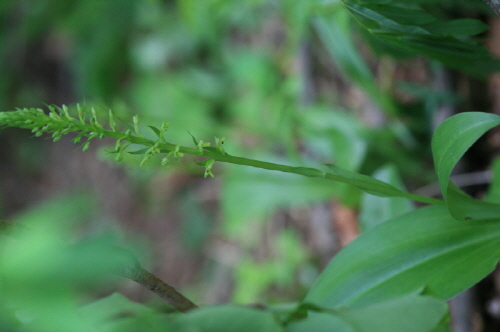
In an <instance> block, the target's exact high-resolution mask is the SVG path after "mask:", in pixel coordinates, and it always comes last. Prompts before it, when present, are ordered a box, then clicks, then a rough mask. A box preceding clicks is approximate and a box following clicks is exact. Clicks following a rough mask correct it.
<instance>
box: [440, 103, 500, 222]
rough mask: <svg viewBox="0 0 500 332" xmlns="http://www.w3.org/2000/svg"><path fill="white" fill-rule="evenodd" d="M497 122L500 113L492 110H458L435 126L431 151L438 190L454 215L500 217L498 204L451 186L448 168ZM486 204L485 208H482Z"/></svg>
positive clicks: (499, 119)
mask: <svg viewBox="0 0 500 332" xmlns="http://www.w3.org/2000/svg"><path fill="white" fill-rule="evenodd" d="M499 124H500V116H498V115H495V114H490V113H481V112H467V113H460V114H457V115H455V116H452V117H450V118H448V119H446V120H445V121H444V122H443V123H442V124H441V125H440V126H439V127H438V128H437V129H436V132H435V133H434V136H433V137H432V154H433V157H434V164H435V167H436V172H437V175H438V179H439V186H440V188H441V193H442V194H443V197H444V198H445V200H446V202H447V205H448V208H449V209H450V213H451V214H452V215H453V216H455V217H456V218H457V219H464V218H468V219H488V218H494V217H496V216H498V217H500V206H498V205H494V204H491V203H486V202H479V201H477V200H474V199H472V198H471V197H468V196H466V195H465V194H461V193H460V192H459V191H457V190H456V188H454V187H453V186H450V175H451V172H452V170H453V168H454V167H455V165H456V164H457V162H458V161H459V160H460V158H462V156H463V155H464V154H465V152H466V151H467V150H468V149H469V148H470V147H471V146H472V144H474V142H475V141H477V140H478V139H479V137H481V136H482V135H483V134H484V133H485V132H486V131H488V130H489V129H491V128H493V127H495V126H497V125H499ZM450 193H451V195H450ZM485 207H488V208H487V209H485ZM492 214H493V215H492Z"/></svg>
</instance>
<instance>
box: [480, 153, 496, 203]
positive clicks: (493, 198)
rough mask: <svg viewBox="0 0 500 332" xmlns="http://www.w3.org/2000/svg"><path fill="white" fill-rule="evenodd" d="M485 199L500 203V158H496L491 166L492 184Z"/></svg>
mask: <svg viewBox="0 0 500 332" xmlns="http://www.w3.org/2000/svg"><path fill="white" fill-rule="evenodd" d="M484 200H485V201H487V202H491V203H500V158H497V159H495V161H493V164H492V166H491V184H490V188H489V189H488V193H487V194H486V197H485V198H484Z"/></svg>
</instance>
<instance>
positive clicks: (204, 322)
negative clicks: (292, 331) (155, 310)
mask: <svg viewBox="0 0 500 332" xmlns="http://www.w3.org/2000/svg"><path fill="white" fill-rule="evenodd" d="M175 322H176V323H177V324H179V326H178V328H177V329H176V331H178V332H198V331H199V332H235V331H238V332H247V331H248V332H255V331H259V332H281V331H282V328H281V326H280V324H279V323H278V322H277V321H276V320H275V318H274V316H273V314H272V313H270V312H268V311H263V310H258V309H254V308H249V307H243V306H236V305H220V306H211V307H210V306H209V307H203V308H200V309H196V310H192V311H190V312H188V313H187V314H185V315H182V316H179V317H178V318H177V319H176V321H175Z"/></svg>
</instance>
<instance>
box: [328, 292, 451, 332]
mask: <svg viewBox="0 0 500 332" xmlns="http://www.w3.org/2000/svg"><path fill="white" fill-rule="evenodd" d="M446 313H447V305H446V303H445V302H444V301H442V300H438V299H436V298H434V297H430V296H419V295H409V296H404V297H399V298H396V299H393V300H389V301H385V302H381V303H377V304H375V305H371V306H368V307H363V308H359V309H339V310H338V311H336V314H337V316H339V317H341V318H343V319H344V320H345V321H347V322H349V323H350V324H351V326H353V327H354V330H355V331H356V332H373V331H383V332H401V331H404V332H422V331H432V330H433V329H434V328H436V327H437V326H438V324H439V322H440V321H441V320H442V318H443V317H444V315H445V314H446ZM403 317H404V318H403Z"/></svg>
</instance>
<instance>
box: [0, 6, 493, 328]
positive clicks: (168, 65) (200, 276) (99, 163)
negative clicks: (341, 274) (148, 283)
mask: <svg viewBox="0 0 500 332" xmlns="http://www.w3.org/2000/svg"><path fill="white" fill-rule="evenodd" d="M320 4H321V6H320ZM425 5H426V6H427V7H426V8H427V9H428V10H429V11H432V12H433V13H435V14H436V15H438V16H440V17H443V18H446V19H450V18H466V17H468V18H479V19H481V20H483V21H484V22H485V23H487V24H488V25H490V27H491V29H490V30H489V31H488V32H487V33H483V34H482V35H481V36H480V38H482V40H484V41H485V42H486V44H487V45H489V47H490V50H491V51H492V52H493V53H496V54H500V50H499V49H498V45H500V43H497V42H496V41H497V40H499V38H500V26H499V20H498V19H497V18H493V17H492V13H491V12H490V10H489V9H488V8H487V7H486V6H485V5H484V4H483V2H481V1H479V0H478V1H467V2H466V1H439V2H438V1H426V4H425ZM0 59H1V60H0V74H1V76H0V110H1V111H7V110H13V109H14V108H16V107H20V108H23V107H42V108H43V107H45V105H47V104H56V105H61V104H67V105H70V104H74V103H80V104H82V105H93V106H95V107H96V109H98V110H99V111H107V110H108V109H109V108H111V109H113V110H114V111H115V113H116V114H117V115H118V116H119V117H121V118H123V119H125V120H127V121H130V119H131V117H132V116H133V115H135V114H138V115H139V116H140V119H141V124H144V128H145V129H144V130H143V132H144V133H146V132H147V131H148V129H147V127H146V125H148V124H150V125H157V124H158V123H161V122H162V121H168V122H170V128H169V130H168V132H167V133H166V139H167V140H168V141H169V142H171V143H174V144H181V145H185V146H191V145H192V139H191V136H190V134H189V133H191V134H192V135H194V136H195V137H196V138H198V139H200V138H201V139H203V140H204V141H212V142H213V139H214V136H217V137H225V138H226V140H225V141H226V144H225V149H226V151H227V152H228V153H230V154H232V155H236V156H243V157H247V158H255V159H259V160H265V161H273V162H278V163H283V164H289V165H297V166H299V165H307V166H313V167H320V165H321V164H324V163H335V164H337V165H339V166H341V167H344V168H347V169H350V170H353V171H358V172H361V173H363V174H368V175H372V176H375V177H377V178H380V179H382V180H384V181H388V182H391V183H393V184H395V185H397V186H399V187H404V188H406V189H408V190H410V191H411V192H417V193H420V194H424V195H430V196H437V195H439V189H438V186H437V185H436V184H435V180H436V178H435V174H434V172H433V165H432V159H431V153H430V139H431V135H432V132H433V130H434V129H435V127H436V126H437V125H438V124H439V123H440V122H441V121H442V120H443V119H445V118H446V117H448V116H450V115H452V114H454V113H457V112H462V111H485V112H496V113H497V114H500V108H499V107H500V104H499V102H500V99H499V98H498V88H499V87H498V85H499V78H498V77H496V76H491V77H486V78H485V77H483V78H473V77H471V76H470V75H468V74H467V73H462V72H461V71H459V70H451V69H448V68H447V67H445V66H443V64H441V63H439V62H436V61H432V60H428V59H427V58H425V57H422V56H415V54H410V53H406V52H404V51H401V50H398V49H396V48H394V47H389V46H388V45H383V44H380V43H377V42H376V41H375V40H373V39H370V37H369V36H366V34H365V32H364V31H363V30H362V29H360V26H359V25H358V24H357V23H356V22H355V21H354V20H353V19H352V16H351V15H350V14H349V12H348V11H347V10H345V8H343V7H342V6H339V4H338V3H336V2H334V1H332V2H327V1H325V2H324V3H321V2H320V1H318V8H316V7H315V6H311V5H310V3H309V1H306V0H293V1H273V0H247V1H231V0H218V1H216V0H205V1H198V0H177V1H174V0H171V1H166V0H165V1H160V0H107V1H101V0H99V1H98V0H87V1H56V0H37V1H30V0H3V1H2V2H1V3H0ZM150 134H153V132H150ZM42 138H43V137H42ZM70 139H71V137H63V139H61V141H59V142H57V143H53V142H52V140H50V139H47V140H46V139H33V137H32V134H31V133H29V132H26V131H22V130H16V129H2V130H0V217H1V218H2V219H7V220H12V221H26V222H30V220H33V219H37V218H42V217H43V218H45V219H47V220H51V219H53V220H63V221H65V220H68V222H70V220H78V221H79V222H80V223H79V224H78V227H76V230H75V229H73V230H72V231H71V232H69V233H67V234H65V236H68V237H78V236H86V237H96V236H111V237H113V238H114V239H115V241H117V242H119V243H122V244H123V245H126V246H127V247H130V248H131V250H134V252H135V253H136V255H137V256H138V257H139V258H140V260H141V262H142V264H143V265H144V267H146V268H147V269H149V270H150V271H152V272H153V273H155V274H156V275H157V276H159V277H160V278H162V279H164V280H165V281H167V282H168V283H170V284H172V285H173V286H175V287H176V288H178V289H179V290H181V291H182V292H183V293H184V294H185V295H187V296H188V297H189V298H191V299H192V300H193V301H194V302H195V303H198V304H214V303H226V302H235V303H271V304H272V303H282V302H288V301H296V300H300V299H301V298H302V296H303V295H304V293H305V291H307V289H308V288H309V287H310V286H311V284H312V282H314V280H315V278H316V277H317V275H318V274H319V273H320V271H321V270H322V268H323V267H324V266H325V265H326V264H327V263H328V261H329V260H330V259H331V257H333V256H334V254H335V253H336V252H337V251H338V250H339V249H340V248H341V247H342V246H344V245H345V244H347V243H348V242H349V241H350V240H352V239H353V238H354V237H355V236H356V235H357V234H358V233H359V232H360V231H361V230H366V229H369V228H370V227H373V226H374V225H376V224H378V223H380V222H382V221H384V220H386V219H388V218H390V217H393V216H397V215H398V214H401V213H404V212H406V211H408V210H410V209H412V208H414V207H415V206H414V205H413V203H411V202H409V201H406V200H404V199H381V198H377V197H374V196H367V195H363V194H361V193H360V192H359V191H357V190H355V189H353V188H350V187H346V186H342V185H339V184H336V183H333V182H332V183H325V182H321V181H316V180H314V179H308V178H302V177H300V176H294V175H289V174H281V173H277V172H270V171H262V170H258V169H252V168H249V167H242V166H233V165H223V164H216V165H215V167H214V174H215V178H214V179H212V178H203V171H204V169H203V168H202V167H199V166H197V165H196V163H195V162H194V161H195V159H194V158H188V157H186V158H183V159H181V160H179V162H177V163H175V164H173V165H170V167H168V168H166V167H162V166H160V162H159V160H158V161H156V162H155V161H150V162H149V163H148V165H147V166H145V167H142V168H141V167H139V163H140V158H139V159H137V157H135V156H134V155H130V156H126V158H125V160H124V161H123V162H121V163H117V162H115V161H114V155H109V154H108V153H107V152H108V151H110V150H112V147H111V148H110V146H113V145H114V142H113V141H107V140H102V141H100V142H97V141H93V143H92V145H91V148H90V149H89V151H87V152H85V153H83V152H81V150H79V149H78V146H76V145H74V144H73V143H71V142H70ZM499 144H500V137H499V136H498V134H497V133H495V132H493V133H491V134H490V135H489V136H488V137H486V138H484V139H483V140H482V141H481V142H480V143H479V144H476V145H475V146H474V147H473V149H471V151H470V152H469V153H468V155H467V157H466V158H465V159H464V161H463V163H462V164H461V165H460V169H459V170H458V172H459V173H462V175H463V174H465V175H463V176H462V181H464V182H463V183H462V185H472V186H470V187H468V188H470V189H471V191H470V192H471V193H473V194H476V195H481V193H483V192H484V190H485V188H486V184H487V183H488V181H489V180H488V177H487V176H488V173H487V172H485V171H487V169H488V166H489V164H490V163H491V161H492V159H493V158H494V157H495V151H497V150H498V147H499ZM103 234H104V235H103ZM486 283H487V285H489V286H488V287H489V288H487V291H486V294H487V295H485V299H480V300H481V301H483V303H489V302H488V301H490V300H491V298H493V297H494V296H495V295H494V293H495V286H494V281H491V280H490V281H486ZM119 285H120V286H119V287H120V288H116V287H109V286H108V288H105V289H101V290H100V292H102V294H105V293H107V292H113V291H116V290H119V291H121V292H123V293H125V294H126V295H127V296H129V297H130V298H132V299H134V300H136V301H142V302H147V301H156V299H155V297H154V296H153V295H151V294H150V293H149V292H147V291H145V290H143V289H141V288H140V287H139V286H137V285H135V284H133V283H132V282H127V281H125V280H120V281H119ZM479 293H480V292H479ZM479 297H481V296H479ZM476 308H477V309H475V311H474V312H475V314H474V315H476V316H477V315H479V313H480V312H483V311H487V310H486V309H481V308H484V306H483V307H481V306H479V307H476ZM483 314H484V315H486V316H484V315H483V317H487V318H482V319H483V320H484V321H485V322H486V321H487V320H488V319H491V320H492V321H494V320H495V318H494V315H495V312H486V313H484V312H483ZM496 314H498V313H496ZM476 316H474V317H476ZM491 324H494V323H491ZM492 326H493V325H492Z"/></svg>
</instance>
